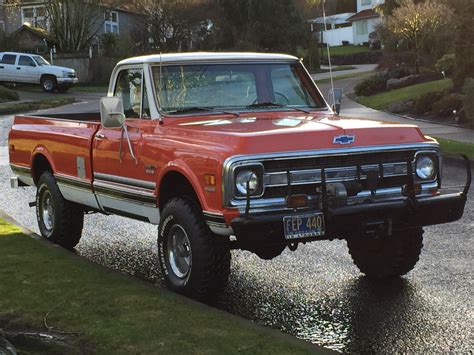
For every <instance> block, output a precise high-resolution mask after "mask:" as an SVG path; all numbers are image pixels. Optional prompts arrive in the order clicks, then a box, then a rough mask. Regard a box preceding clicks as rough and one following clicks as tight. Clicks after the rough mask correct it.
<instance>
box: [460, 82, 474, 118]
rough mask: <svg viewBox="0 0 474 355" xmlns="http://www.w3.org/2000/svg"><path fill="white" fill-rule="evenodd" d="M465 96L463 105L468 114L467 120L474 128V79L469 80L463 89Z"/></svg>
mask: <svg viewBox="0 0 474 355" xmlns="http://www.w3.org/2000/svg"><path fill="white" fill-rule="evenodd" d="M462 92H463V94H464V97H463V104H464V111H465V112H466V119H467V121H468V122H470V124H471V127H474V79H473V78H467V79H466V80H465V82H464V86H463V87H462Z"/></svg>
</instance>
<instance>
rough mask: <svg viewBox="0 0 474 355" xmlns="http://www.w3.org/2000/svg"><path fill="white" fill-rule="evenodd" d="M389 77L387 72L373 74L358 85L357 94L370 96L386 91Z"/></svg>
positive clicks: (355, 89)
mask: <svg viewBox="0 0 474 355" xmlns="http://www.w3.org/2000/svg"><path fill="white" fill-rule="evenodd" d="M388 79H389V77H388V75H387V74H386V73H378V74H375V75H372V76H371V77H369V78H367V79H365V80H363V81H361V82H359V83H358V84H357V85H356V87H355V88H354V91H355V94H356V95H357V96H370V95H374V94H378V93H380V92H382V91H385V90H386V85H387V80H388Z"/></svg>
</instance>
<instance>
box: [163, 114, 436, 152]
mask: <svg viewBox="0 0 474 355" xmlns="http://www.w3.org/2000/svg"><path fill="white" fill-rule="evenodd" d="M164 127H166V130H167V133H166V135H169V136H174V137H173V138H174V139H181V140H183V139H184V140H187V141H188V143H191V142H193V143H196V141H199V143H200V144H202V145H204V146H208V147H215V148H216V149H218V148H219V147H221V148H222V149H226V150H228V149H230V150H231V151H234V152H236V154H237V153H238V154H259V153H271V152H277V151H278V152H282V151H297V150H313V149H333V148H334V149H336V148H350V147H362V146H364V147H366V146H377V145H397V144H410V143H422V142H426V141H429V139H427V138H426V137H424V135H423V134H422V133H421V131H420V129H419V128H418V127H417V126H415V125H402V124H396V123H386V122H378V121H372V120H364V119H359V118H357V119H355V118H350V117H341V116H334V115H328V114H326V113H318V114H312V115H305V114H299V113H295V114H293V113H288V112H272V113H268V112H265V113H251V114H242V115H241V116H240V117H231V116H225V117H224V118H223V116H220V117H219V116H212V117H209V116H197V117H192V118H191V117H188V118H185V119H169V118H168V119H166V118H165V125H164ZM231 153H232V152H231Z"/></svg>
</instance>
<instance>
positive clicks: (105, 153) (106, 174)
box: [93, 68, 159, 223]
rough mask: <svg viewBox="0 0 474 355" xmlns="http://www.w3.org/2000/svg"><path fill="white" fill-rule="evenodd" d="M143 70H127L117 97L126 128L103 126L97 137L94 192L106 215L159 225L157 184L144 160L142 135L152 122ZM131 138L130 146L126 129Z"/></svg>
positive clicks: (120, 76) (121, 74)
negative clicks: (120, 102)
mask: <svg viewBox="0 0 474 355" xmlns="http://www.w3.org/2000/svg"><path fill="white" fill-rule="evenodd" d="M145 88H146V86H145V85H144V79H143V69H142V68H124V69H122V70H121V71H120V72H119V73H118V75H117V80H116V84H115V90H114V95H115V96H119V97H121V98H122V101H123V106H124V114H125V117H126V120H125V125H124V128H105V127H101V128H100V129H99V130H98V131H97V133H96V135H95V138H94V143H93V162H94V189H95V192H96V195H97V196H98V200H99V204H100V206H101V208H102V209H103V210H104V211H105V212H109V213H113V214H119V215H124V216H127V217H131V218H134V219H139V220H143V221H146V222H152V223H158V221H159V213H158V208H157V194H156V181H155V176H154V174H150V171H151V170H150V168H149V167H148V166H145V164H144V163H143V161H142V155H141V153H142V151H141V147H142V135H143V132H146V131H148V130H149V129H150V126H152V124H153V123H152V121H151V120H150V119H149V108H148V100H147V99H146V89H145ZM125 129H126V130H127V132H128V136H129V138H130V146H129V143H128V140H127V136H126V134H125V131H124V130H125Z"/></svg>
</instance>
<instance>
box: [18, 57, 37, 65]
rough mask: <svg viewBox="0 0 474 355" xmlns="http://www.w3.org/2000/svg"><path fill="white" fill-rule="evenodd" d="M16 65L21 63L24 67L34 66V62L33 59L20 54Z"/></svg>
mask: <svg viewBox="0 0 474 355" xmlns="http://www.w3.org/2000/svg"><path fill="white" fill-rule="evenodd" d="M18 65H23V66H25V67H36V64H35V62H34V61H33V59H31V58H30V57H27V56H24V55H22V56H20V59H19V60H18Z"/></svg>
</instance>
